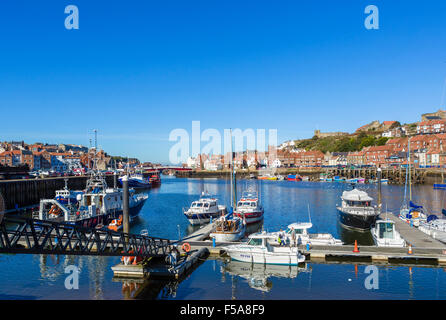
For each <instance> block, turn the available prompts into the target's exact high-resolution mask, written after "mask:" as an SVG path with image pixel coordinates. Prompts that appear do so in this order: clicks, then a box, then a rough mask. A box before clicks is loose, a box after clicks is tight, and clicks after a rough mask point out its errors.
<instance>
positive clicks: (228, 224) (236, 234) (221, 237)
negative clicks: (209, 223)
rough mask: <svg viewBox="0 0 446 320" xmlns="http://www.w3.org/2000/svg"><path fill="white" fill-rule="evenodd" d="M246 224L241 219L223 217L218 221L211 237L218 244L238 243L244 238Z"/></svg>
mask: <svg viewBox="0 0 446 320" xmlns="http://www.w3.org/2000/svg"><path fill="white" fill-rule="evenodd" d="M245 231H246V222H245V221H244V220H243V219H241V218H239V217H226V216H221V217H220V218H218V220H217V221H216V226H215V231H214V232H212V233H211V234H210V235H209V237H210V238H214V239H215V241H216V242H230V241H237V240H240V239H241V238H243V237H244V235H245Z"/></svg>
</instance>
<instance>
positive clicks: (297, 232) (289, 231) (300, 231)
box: [286, 229, 304, 234]
mask: <svg viewBox="0 0 446 320" xmlns="http://www.w3.org/2000/svg"><path fill="white" fill-rule="evenodd" d="M294 231H295V232H296V234H303V233H304V230H303V229H294ZM286 233H289V234H291V229H287V231H286Z"/></svg>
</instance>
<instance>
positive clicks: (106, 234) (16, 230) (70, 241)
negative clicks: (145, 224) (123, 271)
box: [0, 217, 173, 258]
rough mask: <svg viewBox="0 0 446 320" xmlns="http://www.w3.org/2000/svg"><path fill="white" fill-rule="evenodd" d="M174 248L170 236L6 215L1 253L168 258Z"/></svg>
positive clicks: (1, 231) (1, 229) (0, 235)
mask: <svg viewBox="0 0 446 320" xmlns="http://www.w3.org/2000/svg"><path fill="white" fill-rule="evenodd" d="M172 249H173V243H172V242H171V241H170V240H168V239H162V238H157V237H149V236H146V235H139V234H125V233H122V232H116V231H111V230H103V229H94V228H92V229H91V228H84V227H81V226H76V225H73V224H68V223H63V222H53V221H44V220H36V219H24V218H10V217H3V219H2V220H1V222H0V253H28V254H63V255H96V256H139V257H143V258H145V257H165V256H167V255H169V253H170V252H171V250H172Z"/></svg>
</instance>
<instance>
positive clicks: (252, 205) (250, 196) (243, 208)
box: [234, 191, 264, 224]
mask: <svg viewBox="0 0 446 320" xmlns="http://www.w3.org/2000/svg"><path fill="white" fill-rule="evenodd" d="M263 214H264V210H263V206H262V205H261V204H260V200H259V197H258V195H257V192H256V191H245V192H244V193H243V194H242V197H241V198H240V200H239V201H238V202H237V206H236V207H235V210H234V216H236V217H239V218H241V219H245V220H246V223H247V224H251V223H256V222H259V221H261V220H263Z"/></svg>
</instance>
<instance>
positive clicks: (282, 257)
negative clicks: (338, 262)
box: [227, 249, 305, 266]
mask: <svg viewBox="0 0 446 320" xmlns="http://www.w3.org/2000/svg"><path fill="white" fill-rule="evenodd" d="M227 253H228V255H229V256H230V257H231V259H232V260H235V261H241V262H248V263H260V264H275V265H288V266H290V265H291V266H293V265H294V266H297V265H298V264H299V263H302V262H304V261H305V256H303V255H300V254H299V253H298V251H297V250H295V251H293V252H291V253H289V252H283V253H280V252H274V253H271V252H268V251H267V250H266V249H264V250H263V251H262V252H255V251H243V250H230V249H229V250H227Z"/></svg>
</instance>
